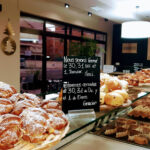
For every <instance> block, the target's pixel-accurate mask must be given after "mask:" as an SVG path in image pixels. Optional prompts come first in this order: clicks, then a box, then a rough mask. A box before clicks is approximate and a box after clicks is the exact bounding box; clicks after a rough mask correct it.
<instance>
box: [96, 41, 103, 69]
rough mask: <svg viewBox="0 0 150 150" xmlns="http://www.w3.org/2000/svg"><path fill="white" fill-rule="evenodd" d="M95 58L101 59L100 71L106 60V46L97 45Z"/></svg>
mask: <svg viewBox="0 0 150 150" xmlns="http://www.w3.org/2000/svg"><path fill="white" fill-rule="evenodd" d="M95 56H98V57H100V69H101V70H102V69H103V66H104V60H105V44H99V43H98V44H97V49H96V53H95Z"/></svg>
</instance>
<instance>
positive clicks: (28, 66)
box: [20, 33, 42, 94]
mask: <svg viewBox="0 0 150 150" xmlns="http://www.w3.org/2000/svg"><path fill="white" fill-rule="evenodd" d="M20 53H21V57H20V72H21V74H20V81H21V92H29V93H34V94H40V93H41V84H42V37H41V36H39V35H34V34H24V33H21V34H20Z"/></svg>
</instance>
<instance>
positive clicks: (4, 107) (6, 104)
mask: <svg viewBox="0 0 150 150" xmlns="http://www.w3.org/2000/svg"><path fill="white" fill-rule="evenodd" d="M12 109H13V104H12V102H11V101H10V100H8V99H5V98H0V115H3V114H7V113H9V112H11V111H12Z"/></svg>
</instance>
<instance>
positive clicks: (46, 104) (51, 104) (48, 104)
mask: <svg viewBox="0 0 150 150" xmlns="http://www.w3.org/2000/svg"><path fill="white" fill-rule="evenodd" d="M41 107H42V108H44V109H61V106H60V104H59V102H57V101H54V100H44V101H42V102H41Z"/></svg>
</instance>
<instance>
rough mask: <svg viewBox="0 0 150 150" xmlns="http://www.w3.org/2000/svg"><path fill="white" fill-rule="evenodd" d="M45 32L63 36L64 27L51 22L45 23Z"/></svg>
mask: <svg viewBox="0 0 150 150" xmlns="http://www.w3.org/2000/svg"><path fill="white" fill-rule="evenodd" d="M46 31H48V32H54V33H60V34H65V26H64V25H60V24H56V23H53V22H47V23H46Z"/></svg>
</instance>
